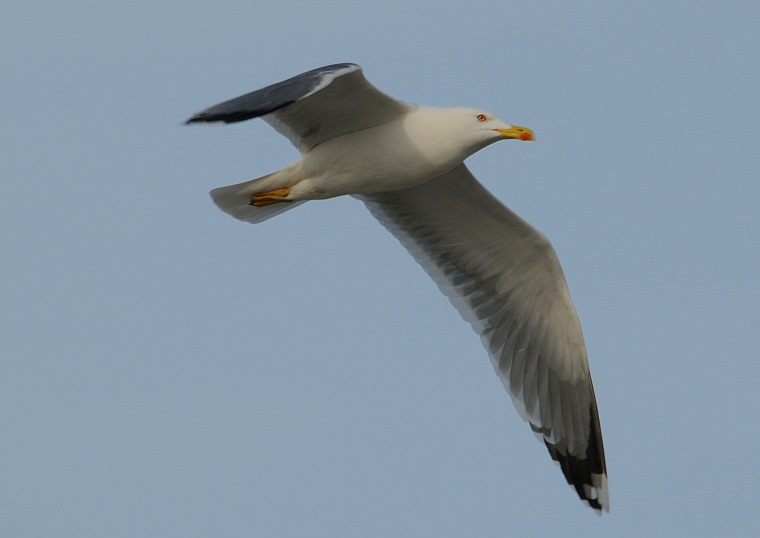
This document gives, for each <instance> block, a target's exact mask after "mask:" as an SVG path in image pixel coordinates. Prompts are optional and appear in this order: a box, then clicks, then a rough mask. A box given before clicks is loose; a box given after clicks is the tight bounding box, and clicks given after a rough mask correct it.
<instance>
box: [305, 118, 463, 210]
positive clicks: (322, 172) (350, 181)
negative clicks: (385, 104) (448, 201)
mask: <svg viewBox="0 0 760 538" xmlns="http://www.w3.org/2000/svg"><path fill="white" fill-rule="evenodd" d="M431 150H432V151H431ZM460 162H462V157H460V156H458V155H453V156H452V155H438V154H437V152H436V151H435V149H434V148H431V146H430V145H426V144H420V143H419V142H417V143H415V141H413V140H411V139H410V137H409V134H408V132H407V130H406V129H405V126H404V125H403V123H402V122H391V123H389V124H386V125H382V126H380V127H375V128H372V129H365V130H363V131H359V132H356V133H351V134H348V135H344V136H341V137H338V138H334V139H332V140H328V141H327V142H325V143H323V144H320V145H319V146H317V147H315V148H314V149H312V150H311V151H309V152H308V153H306V154H304V155H303V156H302V159H301V169H300V174H302V176H303V179H302V181H301V182H299V183H298V184H297V185H295V186H294V188H293V190H292V191H293V192H292V197H293V199H315V198H332V197H334V196H341V195H346V194H370V193H373V192H380V191H388V190H397V189H404V188H409V187H413V186H415V185H419V184H421V183H424V182H426V181H429V180H430V179H432V178H434V177H435V176H437V175H440V174H442V173H443V172H445V171H447V170H450V169H451V168H453V167H454V166H456V165H457V164H459V163H460Z"/></svg>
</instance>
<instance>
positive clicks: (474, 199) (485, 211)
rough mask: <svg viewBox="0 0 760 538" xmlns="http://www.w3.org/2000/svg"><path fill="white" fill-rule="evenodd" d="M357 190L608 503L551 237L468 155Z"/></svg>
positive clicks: (598, 501)
mask: <svg viewBox="0 0 760 538" xmlns="http://www.w3.org/2000/svg"><path fill="white" fill-rule="evenodd" d="M361 199H362V200H363V201H364V202H365V204H366V205H367V207H368V208H369V210H370V211H371V212H372V214H373V215H374V216H375V217H376V218H377V219H378V220H379V221H380V222H381V223H382V224H383V225H384V226H385V227H386V228H388V230H389V231H390V232H392V233H393V234H394V235H395V236H396V237H397V238H398V239H399V240H400V241H401V243H402V244H403V245H404V246H405V247H406V248H407V249H408V250H409V252H410V253H411V254H412V255H413V256H414V257H415V259H416V260H417V261H418V262H419V263H420V264H421V265H422V266H423V268H424V269H425V270H426V271H427V273H428V274H429V275H430V276H431V277H432V278H433V280H435V282H436V283H437V284H438V287H439V288H440V289H441V291H443V293H444V294H446V295H447V296H448V297H449V299H450V300H451V302H452V304H454V306H455V307H456V308H457V309H458V310H459V312H460V314H461V315H462V317H463V318H464V319H465V320H466V321H468V322H469V323H470V324H471V325H472V326H473V328H474V329H475V331H476V332H477V333H478V334H479V335H480V336H481V339H482V341H483V344H484V345H485V347H486V348H487V349H488V352H489V354H490V357H491V361H492V362H493V366H494V368H495V369H496V373H497V374H498V375H499V377H500V378H501V381H502V383H503V384H504V386H505V387H506V389H507V391H508V392H509V394H510V395H511V397H512V401H513V402H514V404H515V406H516V408H517V410H518V412H519V413H520V415H521V416H522V417H523V418H524V419H525V420H526V421H528V422H529V423H530V426H531V428H532V429H533V431H534V432H535V433H536V434H537V435H539V436H540V437H541V438H542V439H543V441H544V442H545V444H546V446H547V448H548V449H549V453H550V454H551V457H552V458H553V459H554V460H555V461H556V462H558V463H559V465H560V466H561V468H562V471H563V473H564V475H565V477H566V479H567V481H568V483H569V484H570V485H571V486H573V487H574V488H575V490H576V491H577V493H578V495H579V496H580V497H581V499H582V500H584V501H586V502H587V503H588V504H589V505H590V506H591V507H592V508H594V509H596V510H599V511H601V510H602V509H604V510H609V500H608V492H607V471H606V464H605V459H604V446H603V444H602V435H601V428H600V425H599V416H598V413H597V407H596V398H595V396H594V388H593V385H592V382H591V376H590V373H589V367H588V361H587V358H586V348H585V344H584V341H583V335H582V333H581V327H580V323H579V321H578V316H577V314H576V312H575V308H574V307H573V304H572V302H571V300H570V295H569V293H568V290H567V284H566V283H565V277H564V274H563V272H562V268H561V267H560V264H559V260H558V259H557V255H556V253H555V251H554V249H553V248H552V246H551V244H550V243H549V241H548V240H547V239H546V238H545V237H544V236H543V235H542V234H541V233H540V232H538V231H537V230H535V229H534V228H533V227H531V226H530V225H529V224H528V223H527V222H525V221H524V220H522V219H521V218H520V217H519V216H517V215H516V214H515V213H513V212H512V211H510V210H509V209H508V208H507V207H505V206H504V205H503V204H501V202H499V201H498V200H497V199H496V198H495V197H493V195H491V194H490V193H489V192H488V191H487V190H486V189H485V188H484V187H483V186H482V185H481V184H480V183H478V181H477V180H476V179H475V178H474V177H473V176H472V174H471V173H470V172H469V170H468V169H467V168H466V167H465V165H464V164H462V165H459V166H458V167H456V168H455V169H453V170H452V171H450V172H447V173H446V174H444V175H442V176H439V177H437V178H435V179H433V180H432V181H429V182H427V183H425V184H423V185H420V186H417V187H413V188H410V189H405V190H399V191H392V192H385V193H379V194H373V195H369V196H362V197H361Z"/></svg>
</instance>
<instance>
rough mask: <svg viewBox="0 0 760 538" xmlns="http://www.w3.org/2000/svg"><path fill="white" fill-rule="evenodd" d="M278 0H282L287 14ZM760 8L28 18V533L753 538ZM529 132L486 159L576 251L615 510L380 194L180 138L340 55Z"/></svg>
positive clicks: (0, 499) (573, 275)
mask: <svg viewBox="0 0 760 538" xmlns="http://www.w3.org/2000/svg"><path fill="white" fill-rule="evenodd" d="M263 4H266V5H263ZM759 22H760V4H758V3H757V2H755V1H746V2H740V1H734V2H732V1H728V2H719V3H718V2H706V1H694V0H692V1H667V0H666V1H660V2H609V1H601V0H600V1H576V2H567V1H534V2H526V1H520V2H517V1H506V0H501V1H495V0H494V1H489V2H486V1H478V0H472V1H467V2H440V1H436V2H433V1H425V2H409V1H408V0H403V1H396V0H386V1H384V2H377V3H367V2H341V1H330V0H325V1H320V2H307V1H303V2H293V1H287V0H284V1H280V2H266V3H265V2H252V1H250V0H248V1H228V0H217V1H214V2H179V1H167V2H158V3H157V2H146V1H143V0H134V1H132V2H121V3H117V4H116V5H115V3H113V2H95V1H92V2H84V1H72V2H51V1H35V0H29V1H25V2H13V3H12V5H9V6H5V7H4V8H3V15H2V18H0V65H1V66H2V93H1V94H0V95H2V99H3V106H2V109H3V112H2V120H0V148H1V149H0V432H2V441H0V477H2V478H1V479H0V535H1V536H4V537H9V538H10V537H14V538H22V537H77V538H84V537H99V538H100V537H105V536H107V537H109V538H119V537H135V536H139V537H154V536H155V537H208V536H240V537H243V536H246V537H248V536H278V537H279V536H283V537H291V536H292V537H298V536H308V537H311V536H329V537H356V536H392V537H399V536H416V537H436V538H440V537H462V536H478V537H491V536H493V537H496V536H520V537H530V536H557V535H561V536H569V537H575V536H583V537H593V536H615V537H618V538H621V537H641V536H692V537H693V536H757V535H759V534H760V523H758V518H757V513H756V509H757V498H758V479H759V478H760V476H759V475H760V471H758V465H757V453H758V449H760V434H759V433H758V416H757V413H758V408H759V407H760V391H759V390H758V388H757V383H758V378H759V377H760V361H758V358H759V357H758V346H757V332H758V325H759V323H760V315H758V302H759V301H760V285H759V284H758V274H760V248H759V246H760V216H759V215H758V213H759V210H758V202H760V187H758V180H759V179H760V178H759V177H758V168H759V165H760V150H758V125H759V124H760V107H758V95H760V67H759V66H760V63H759V62H758V59H757V54H758V50H760V32H758V23H759ZM345 61H351V62H356V63H359V64H360V65H362V66H363V67H364V69H365V73H366V76H367V78H368V79H369V80H370V81H371V82H373V83H374V84H375V85H377V86H378V87H379V88H381V89H382V90H384V91H386V92H388V93H390V94H391V95H393V96H395V97H398V98H400V99H404V100H407V101H410V102H419V103H425V104H431V105H472V106H479V107H483V108H485V109H488V110H491V111H492V112H494V113H495V114H497V115H498V116H500V117H501V118H502V119H504V120H505V121H508V122H512V123H515V124H518V125H525V126H528V127H530V128H532V129H533V130H534V131H535V132H536V135H537V141H536V142H535V143H533V144H524V143H516V142H501V143H499V144H495V145H493V146H490V147H489V148H487V149H485V150H483V151H481V152H480V153H478V154H477V155H475V156H474V157H472V158H471V159H469V160H468V165H469V166H470V168H471V169H472V170H473V172H474V173H475V175H476V176H478V177H479V178H480V179H481V181H482V182H483V183H485V184H486V186H487V187H488V188H489V189H490V190H491V191H492V192H493V193H494V194H496V195H497V196H498V197H499V198H500V199H501V200H503V201H504V202H505V203H506V204H508V205H509V206H510V207H511V208H513V209H514V210H515V211H517V212H518V213H519V214H520V215H522V216H523V217H524V218H526V219H527V220H528V221H530V222H531V223H532V224H534V225H535V226H536V227H537V228H539V229H540V230H541V231H543V232H544V233H545V234H546V235H547V236H548V237H549V238H550V239H551V241H552V242H553V244H554V246H555V247H556V249H557V251H558V253H559V257H560V260H561V261H562V263H563V266H564V269H565V273H566V276H567V279H568V282H569V285H570V290H571V293H572V296H573V299H574V302H575V305H576V307H577V310H578V312H579V315H580V318H581V323H582V325H583V329H584V334H585V337H586V341H587V346H588V350H589V360H590V363H591V369H592V373H593V378H594V384H595V387H596V394H597V398H598V403H599V411H600V414H601V418H602V427H603V432H604V440H605V445H606V450H607V462H608V466H609V474H610V490H611V503H612V512H611V513H610V514H609V515H605V516H603V517H601V518H598V517H596V516H595V515H594V514H593V512H592V511H591V510H589V509H588V508H586V507H584V506H583V505H582V504H581V503H580V502H579V501H578V500H577V498H576V497H575V495H574V493H573V492H572V491H571V490H570V488H569V487H567V485H566V484H565V483H564V479H563V477H562V475H561V473H560V471H559V469H558V468H556V467H555V465H554V464H552V462H551V461H550V458H549V455H548V454H547V452H546V450H545V449H544V447H542V446H541V445H540V444H539V443H538V442H537V441H536V439H535V438H534V436H533V435H532V434H531V432H530V430H529V428H528V426H527V425H526V424H524V423H523V422H522V421H521V420H520V418H519V417H518V416H517V414H516V413H515V411H514V409H513V408H512V404H511V402H510V400H509V397H508V396H507V394H506V393H505V392H504V389H503V387H502V386H501V383H500V382H499V380H498V378H497V377H496V375H495V374H494V372H493V369H492V367H491V365H490V362H489V360H488V358H487V356H486V353H485V351H484V350H483V349H482V347H481V345H480V342H479V339H478V337H477V336H476V335H475V334H474V333H473V332H472V330H471V329H470V327H469V326H468V325H467V324H466V323H464V322H463V321H462V320H461V319H460V318H459V316H458V314H457V313H456V311H455V310H454V309H453V308H452V307H451V306H450V305H449V304H448V301H447V300H446V299H445V298H444V297H443V296H442V295H441V294H440V293H439V292H438V290H437V289H436V287H435V285H434V284H433V283H432V282H431V281H430V280H429V279H428V278H427V276H426V275H425V274H424V272H423V271H422V270H421V269H420V268H419V267H418V266H417V265H416V264H415V263H414V261H413V260H412V258H411V257H410V256H409V255H408V254H407V253H406V252H405V250H404V249H403V248H402V247H401V246H400V245H399V244H398V243H397V242H396V240H395V239H394V238H393V237H392V236H390V234H388V233H387V232H386V231H385V230H384V229H383V228H382V227H381V226H380V225H379V224H378V223H377V222H375V221H374V219H373V218H371V217H370V216H369V214H368V213H367V211H366V210H365V208H364V207H363V205H362V204H361V203H359V202H357V201H356V200H353V199H339V200H330V201H324V202H313V203H309V204H306V205H303V206H301V207H299V208H297V209H296V210H294V211H292V212H289V213H286V214H284V215H282V216H280V217H278V218H276V219H274V220H271V221H268V222H266V223H264V224H261V225H256V226H253V225H249V224H244V223H240V222H237V221H235V220H233V219H231V218H230V217H228V216H227V215H225V214H223V213H222V212H220V211H218V210H217V209H216V207H215V206H214V205H213V204H212V203H211V200H210V198H209V197H208V194H207V193H208V191H209V190H211V189H212V188H215V187H218V186H222V185H226V184H229V183H235V182H239V181H243V180H246V179H250V178H253V177H256V176H260V175H263V174H265V173H268V172H270V171H273V170H275V169H277V168H279V167H281V166H283V165H284V164H287V163H288V162H290V161H291V160H293V159H295V158H296V155H297V154H296V150H295V149H294V148H292V147H291V146H290V145H289V143H288V142H287V140H285V139H284V138H282V137H280V136H279V135H278V134H276V133H275V132H274V131H273V130H272V129H271V128H269V126H267V125H266V124H265V123H264V122H261V121H252V122H246V123H242V124H237V125H232V126H192V127H185V126H182V125H181V123H182V122H183V121H184V120H185V119H187V117H189V116H190V115H191V114H193V113H194V112H197V111H198V110H200V109H202V108H204V107H206V106H209V105H213V104H215V103H218V102H220V101H223V100H225V99H228V98H231V97H235V96H237V95H240V94H242V93H246V92H248V91H251V90H254V89H256V88H259V87H261V86H264V85H267V84H270V83H273V82H277V81H279V80H282V79H284V78H287V77H289V76H292V75H295V74H297V73H300V72H302V71H305V70H308V69H311V68H314V67H318V66H321V65H325V64H330V63H335V62H345Z"/></svg>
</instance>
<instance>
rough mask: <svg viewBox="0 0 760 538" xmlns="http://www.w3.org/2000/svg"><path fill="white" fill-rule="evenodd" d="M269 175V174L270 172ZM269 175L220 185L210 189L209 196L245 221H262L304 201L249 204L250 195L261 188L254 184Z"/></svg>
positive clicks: (218, 204)
mask: <svg viewBox="0 0 760 538" xmlns="http://www.w3.org/2000/svg"><path fill="white" fill-rule="evenodd" d="M270 175H271V174H270ZM267 177H269V176H262V177H260V178H256V179H251V180H250V181H244V182H243V183H238V184H236V185H229V186H227V187H220V188H218V189H214V190H213V191H211V193H210V194H211V198H212V199H213V200H214V203H215V204H216V205H217V207H218V208H219V209H221V210H222V211H224V212H225V213H227V214H228V215H232V216H233V217H235V218H236V219H238V220H244V221H246V222H252V223H256V222H263V221H265V220H267V219H271V218H272V217H274V216H276V215H279V214H280V213H283V212H285V211H287V210H289V209H293V208H294V207H296V206H299V205H301V204H302V203H304V202H303V201H301V202H281V203H277V204H272V205H268V206H264V207H256V206H253V205H251V204H250V202H251V195H252V194H253V193H255V192H260V191H261V190H266V189H262V188H260V187H259V188H257V187H255V186H254V184H255V183H258V182H259V181H261V180H262V179H265V178H267Z"/></svg>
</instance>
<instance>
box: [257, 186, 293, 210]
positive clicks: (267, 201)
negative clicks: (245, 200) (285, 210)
mask: <svg viewBox="0 0 760 538" xmlns="http://www.w3.org/2000/svg"><path fill="white" fill-rule="evenodd" d="M288 194H290V189H289V188H287V187H283V188H282V189H274V190H271V191H266V192H257V193H255V194H253V195H251V201H250V205H255V206H256V207H265V206H268V205H272V204H277V203H280V202H286V203H290V202H292V200H285V197H286V196H287V195H288Z"/></svg>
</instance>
